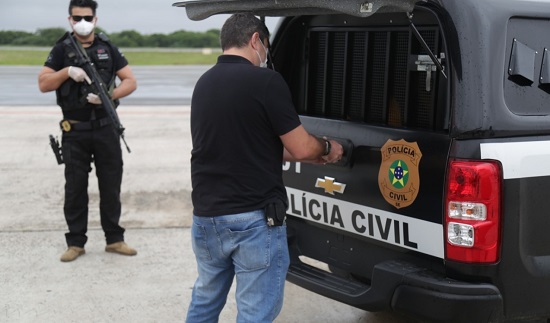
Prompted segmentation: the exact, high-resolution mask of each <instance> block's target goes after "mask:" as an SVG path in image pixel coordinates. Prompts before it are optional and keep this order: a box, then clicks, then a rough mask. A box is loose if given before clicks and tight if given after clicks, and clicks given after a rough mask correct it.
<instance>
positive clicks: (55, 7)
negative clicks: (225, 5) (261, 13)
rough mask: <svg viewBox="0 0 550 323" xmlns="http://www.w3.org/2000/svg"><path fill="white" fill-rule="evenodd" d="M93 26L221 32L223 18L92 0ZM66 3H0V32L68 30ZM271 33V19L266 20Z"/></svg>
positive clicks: (132, 0)
mask: <svg viewBox="0 0 550 323" xmlns="http://www.w3.org/2000/svg"><path fill="white" fill-rule="evenodd" d="M96 1H97V2H98V4H99V5H98V8H97V17H98V19H99V20H98V23H97V25H98V26H99V27H101V28H102V29H103V30H105V31H106V32H107V33H112V32H120V31H123V30H135V31H138V32H140V33H141V34H153V33H163V34H167V33H171V32H174V31H177V30H187V31H206V30H208V29H221V27H222V25H223V23H224V21H225V19H227V17H228V16H227V15H221V16H214V17H210V18H208V19H205V20H202V21H192V20H190V19H189V18H187V15H186V12H185V8H179V7H173V6H172V4H173V3H174V2H177V0H96ZM69 2H70V1H69V0H0V30H20V31H28V32H35V31H36V30H37V29H42V28H53V27H62V28H67V29H68V28H69V22H68V21H67V17H68V16H69V12H68V7H69ZM271 19H274V18H271ZM267 25H268V27H269V29H270V30H273V27H274V25H275V20H270V19H268V20H267Z"/></svg>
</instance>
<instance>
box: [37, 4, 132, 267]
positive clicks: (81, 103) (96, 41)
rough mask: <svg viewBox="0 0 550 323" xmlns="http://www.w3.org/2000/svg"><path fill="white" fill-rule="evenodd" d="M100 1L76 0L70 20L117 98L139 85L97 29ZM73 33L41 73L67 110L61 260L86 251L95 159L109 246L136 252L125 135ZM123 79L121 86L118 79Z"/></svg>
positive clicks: (45, 85) (62, 41)
mask: <svg viewBox="0 0 550 323" xmlns="http://www.w3.org/2000/svg"><path fill="white" fill-rule="evenodd" d="M96 9H97V3H96V2H95V1H93V0H71V2H70V4H69V23H70V25H71V28H72V29H73V31H74V32H73V33H72V35H73V36H74V38H75V39H76V42H77V43H78V45H79V46H82V47H83V48H84V50H85V51H86V54H87V55H88V57H89V58H90V59H91V61H92V62H93V63H94V66H95V68H96V70H97V72H98V74H99V75H100V77H101V78H102V80H103V82H104V83H105V84H108V85H109V88H110V90H111V91H110V92H111V93H110V95H111V98H112V99H113V100H115V102H116V103H117V102H118V99H120V98H122V97H125V96H127V95H129V94H130V93H132V92H133V91H134V90H135V89H136V86H137V85H136V80H135V78H134V75H133V73H132V70H131V69H130V67H129V66H128V61H127V60H126V58H125V57H124V56H123V55H122V53H121V52H120V51H119V50H118V49H117V48H116V47H115V46H114V45H112V44H111V43H110V42H109V41H108V39H107V38H106V37H104V36H103V35H96V34H95V33H94V28H95V23H96V22H97V17H96ZM68 37H70V35H69V33H67V34H66V35H65V36H64V37H63V38H62V39H60V40H59V41H58V42H57V43H56V44H55V46H54V47H53V49H52V50H51V52H50V54H49V56H48V58H47V60H46V62H45V64H44V67H43V68H42V70H41V71H40V74H39V76H38V86H39V88H40V91H42V92H49V91H54V90H55V91H56V95H57V103H58V105H59V106H60V107H61V109H62V112H63V120H62V121H61V122H60V125H61V128H62V130H63V137H62V152H63V161H64V163H65V205H64V208H63V209H64V213H65V220H66V221H67V226H68V229H69V232H68V233H66V234H65V239H66V242H67V247H68V248H67V250H66V251H65V252H64V253H63V255H62V256H61V261H63V262H67V261H73V260H75V259H76V258H78V257H79V256H81V255H83V254H84V253H85V250H84V245H85V244H86V242H87V239H88V238H87V236H86V233H87V228H88V174H89V172H90V171H91V167H90V164H91V163H92V161H93V162H94V164H95V166H96V175H97V179H98V185H99V197H100V205H99V208H100V217H101V226H102V228H103V231H104V232H105V239H106V243H107V246H106V247H105V251H107V252H114V253H119V254H123V255H129V256H133V255H135V254H137V252H136V250H134V249H132V248H130V247H129V246H128V245H127V244H126V243H125V242H124V228H122V227H121V226H120V225H119V220H120V214H121V205H120V186H121V182H122V165H123V161H122V151H121V147H120V138H119V136H118V135H117V134H116V133H115V131H113V129H112V125H111V119H110V118H109V117H108V115H107V112H106V111H105V108H104V107H103V104H102V102H101V99H100V97H99V96H98V93H94V91H93V87H91V86H90V84H91V80H90V78H89V76H88V75H87V74H86V72H85V71H84V70H83V69H82V68H81V67H79V66H76V65H78V61H77V60H76V59H75V57H76V50H77V49H76V48H74V45H73V44H72V43H71V42H70V39H68ZM117 77H118V78H119V79H120V84H119V85H118V86H115V80H116V78H117Z"/></svg>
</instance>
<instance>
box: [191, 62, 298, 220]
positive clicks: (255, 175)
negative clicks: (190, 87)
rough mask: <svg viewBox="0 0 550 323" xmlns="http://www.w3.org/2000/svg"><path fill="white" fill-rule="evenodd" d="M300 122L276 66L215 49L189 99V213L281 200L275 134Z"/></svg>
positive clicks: (279, 159) (239, 210) (236, 210)
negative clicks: (215, 56) (213, 61)
mask: <svg viewBox="0 0 550 323" xmlns="http://www.w3.org/2000/svg"><path fill="white" fill-rule="evenodd" d="M299 125H300V119H299V117H298V114H297V113H296V111H295V109H294V105H293V103H292V98H291V95H290V90H289V89H288V86H287V84H286V82H285V81H284V79H283V78H282V76H281V75H280V74H279V73H277V72H274V71H272V70H270V69H266V68H260V67H257V66H254V65H253V64H252V63H251V62H250V61H248V60H247V59H245V58H243V57H240V56H232V55H222V56H220V57H219V58H218V63H217V64H216V65H215V66H214V67H212V68H211V69H210V70H208V71H207V72H206V73H205V74H204V75H203V76H201V78H200V79H199V80H198V82H197V84H196V86H195V89H194V92H193V97H192V101H191V135H192V138H193V150H192V157H191V179H192V185H193V192H192V199H193V206H194V214H195V215H197V216H218V215H226V214H235V213H242V212H249V211H253V210H257V209H260V208H263V207H264V206H265V205H266V204H267V203H268V202H270V201H273V200H275V199H279V200H283V201H286V191H285V187H284V184H283V179H282V161H283V144H282V142H281V139H280V138H279V136H281V135H284V134H286V133H288V132H289V131H291V130H293V129H295V128H296V127H298V126H299Z"/></svg>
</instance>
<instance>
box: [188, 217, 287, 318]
mask: <svg viewBox="0 0 550 323" xmlns="http://www.w3.org/2000/svg"><path fill="white" fill-rule="evenodd" d="M191 234H192V242H193V251H194V252H195V257H196V260H197V268H198V272H199V276H198V278H197V281H196V282H195V286H194V287H193V295H192V299H191V304H190V305H189V310H188V312H187V322H188V323H195V322H209V323H210V322H218V317H219V315H220V312H221V311H222V309H223V307H224V305H225V302H226V299H227V294H228V293H229V290H230V288H231V284H232V283H233V278H234V277H235V276H236V282H237V288H236V295H235V298H236V301H237V311H238V314H237V322H251V323H260V322H272V321H273V320H274V319H275V318H276V317H277V315H279V312H280V311H281V308H282V307H283V294H284V286H285V279H286V273H287V271H288V266H289V256H288V245H287V240H286V226H279V227H269V226H268V225H267V223H266V220H265V217H264V211H263V210H257V211H253V212H247V213H240V214H231V215H223V216H216V217H198V216H193V227H192V231H191Z"/></svg>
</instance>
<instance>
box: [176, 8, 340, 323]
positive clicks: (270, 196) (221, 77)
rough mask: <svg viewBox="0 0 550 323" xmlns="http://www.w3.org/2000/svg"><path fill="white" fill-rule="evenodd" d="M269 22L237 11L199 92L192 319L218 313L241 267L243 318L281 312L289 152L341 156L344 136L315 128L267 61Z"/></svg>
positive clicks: (317, 159) (310, 158) (293, 156)
mask: <svg viewBox="0 0 550 323" xmlns="http://www.w3.org/2000/svg"><path fill="white" fill-rule="evenodd" d="M268 36H269V33H268V30H267V28H266V27H265V25H264V24H263V23H262V22H261V21H260V20H259V19H258V18H256V17H255V16H253V15H251V14H235V15H233V16H231V17H230V18H229V19H228V20H227V21H226V23H225V24H224V26H223V28H222V30H221V35H220V39H221V46H222V50H223V55H221V56H220V57H219V58H218V62H217V64H216V65H215V66H214V67H212V68H211V69H210V70H208V71H207V72H206V73H205V74H204V75H203V76H201V78H200V79H199V80H198V82H197V84H196V86H195V90H194V92H193V97H192V101H191V136H192V140H193V150H192V157H191V179H192V186H193V192H192V200H193V206H194V211H193V212H194V215H193V227H192V243H193V250H194V252H195V256H196V260H197V267H198V273H199V275H198V278H197V281H196V283H195V286H194V288H193V295H192V301H191V304H190V306H189V310H188V313H187V322H216V321H217V320H218V316H219V314H220V312H221V310H222V308H223V306H224V304H225V301H226V297H227V294H228V292H229V289H230V287H231V284H232V281H233V278H234V277H235V276H236V281H237V289H236V299H237V308H238V315H237V322H272V321H273V320H274V319H275V318H276V317H277V315H278V314H279V312H280V310H281V308H282V302H283V291H284V283H285V278H286V273H287V270H288V265H289V256H288V246H287V240H286V225H285V223H284V216H285V213H286V212H285V211H286V206H287V198H286V192H285V187H284V184H283V179H282V163H283V160H288V161H305V162H312V163H334V162H337V161H339V160H340V158H341V157H342V154H343V148H342V146H341V145H340V144H339V143H338V142H336V141H334V140H326V139H322V138H316V137H314V136H312V135H310V134H308V133H307V131H306V130H305V129H304V127H303V126H302V125H301V123H300V119H299V118H298V115H297V113H296V111H295V108H294V106H293V104H292V99H291V94H290V91H289V89H288V86H287V84H286V83H285V81H284V79H283V78H282V76H281V75H280V74H279V73H277V72H275V71H273V70H271V69H267V68H260V67H264V66H265V65H266V61H267V56H268V54H267V51H268V50H267V48H268Z"/></svg>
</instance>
